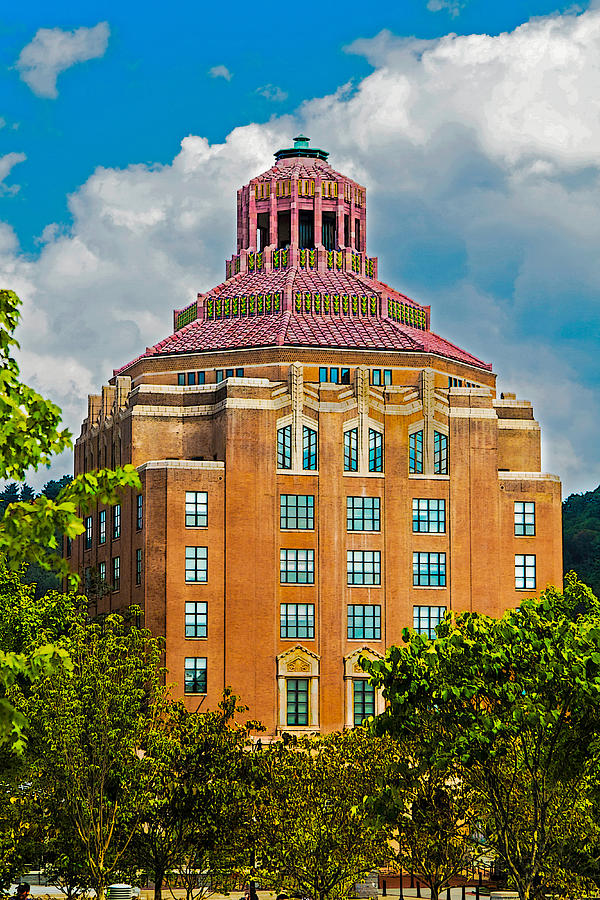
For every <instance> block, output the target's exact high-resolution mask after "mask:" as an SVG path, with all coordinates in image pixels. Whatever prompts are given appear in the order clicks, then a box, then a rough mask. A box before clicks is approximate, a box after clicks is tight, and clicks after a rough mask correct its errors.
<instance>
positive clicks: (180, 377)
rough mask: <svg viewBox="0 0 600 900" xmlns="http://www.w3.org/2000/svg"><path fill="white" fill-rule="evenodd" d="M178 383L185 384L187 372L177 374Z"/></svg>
mask: <svg viewBox="0 0 600 900" xmlns="http://www.w3.org/2000/svg"><path fill="white" fill-rule="evenodd" d="M177 384H185V372H179V373H178V375H177Z"/></svg>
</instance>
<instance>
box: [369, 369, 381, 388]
mask: <svg viewBox="0 0 600 900" xmlns="http://www.w3.org/2000/svg"><path fill="white" fill-rule="evenodd" d="M371 384H376V385H380V384H381V369H371Z"/></svg>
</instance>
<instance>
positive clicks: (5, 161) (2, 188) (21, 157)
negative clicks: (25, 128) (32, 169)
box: [0, 153, 27, 194]
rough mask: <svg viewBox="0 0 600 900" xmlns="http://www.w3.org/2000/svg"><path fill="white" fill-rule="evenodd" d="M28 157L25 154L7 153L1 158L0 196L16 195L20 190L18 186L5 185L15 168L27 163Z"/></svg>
mask: <svg viewBox="0 0 600 900" xmlns="http://www.w3.org/2000/svg"><path fill="white" fill-rule="evenodd" d="M26 159H27V157H26V156H25V154H24V153H5V154H4V156H0V194H16V193H17V191H18V190H19V185H18V184H13V185H7V184H4V182H5V180H6V179H7V178H8V176H9V175H10V173H11V172H12V170H13V168H14V167H15V166H16V165H17V164H18V163H22V162H25V160H26Z"/></svg>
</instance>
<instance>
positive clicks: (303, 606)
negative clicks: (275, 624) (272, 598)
mask: <svg viewBox="0 0 600 900" xmlns="http://www.w3.org/2000/svg"><path fill="white" fill-rule="evenodd" d="M279 609H280V613H279V615H280V622H279V636H280V637H281V639H282V640H284V641H291V640H296V639H300V638H306V639H307V640H311V641H312V640H314V637H315V607H314V604H313V603H282V604H281V605H280V608H279Z"/></svg>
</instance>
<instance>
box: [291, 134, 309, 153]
mask: <svg viewBox="0 0 600 900" xmlns="http://www.w3.org/2000/svg"><path fill="white" fill-rule="evenodd" d="M309 143H310V138H307V137H305V136H304V135H303V134H299V135H298V137H295V138H294V148H295V149H301V150H308V145H309Z"/></svg>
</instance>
